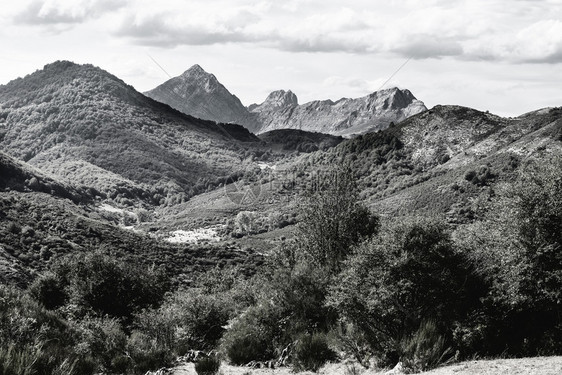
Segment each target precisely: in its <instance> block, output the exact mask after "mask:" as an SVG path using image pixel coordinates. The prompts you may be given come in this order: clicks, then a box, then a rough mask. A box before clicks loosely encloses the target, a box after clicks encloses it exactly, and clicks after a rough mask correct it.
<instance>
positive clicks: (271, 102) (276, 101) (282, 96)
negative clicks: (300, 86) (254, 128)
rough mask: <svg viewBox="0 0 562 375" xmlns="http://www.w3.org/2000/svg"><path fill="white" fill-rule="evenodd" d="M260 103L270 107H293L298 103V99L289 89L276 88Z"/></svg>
mask: <svg viewBox="0 0 562 375" xmlns="http://www.w3.org/2000/svg"><path fill="white" fill-rule="evenodd" d="M262 105H267V106H271V107H293V106H297V105H299V100H298V98H297V96H296V95H295V94H294V93H293V92H292V91H291V90H289V91H285V90H277V91H273V92H272V93H271V94H269V95H268V96H267V98H266V99H265V102H263V103H262Z"/></svg>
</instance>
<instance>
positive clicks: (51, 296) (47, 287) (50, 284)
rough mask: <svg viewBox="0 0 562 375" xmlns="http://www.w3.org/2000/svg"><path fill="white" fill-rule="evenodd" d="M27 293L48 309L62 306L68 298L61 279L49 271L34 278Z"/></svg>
mask: <svg viewBox="0 0 562 375" xmlns="http://www.w3.org/2000/svg"><path fill="white" fill-rule="evenodd" d="M29 293H30V294H31V296H32V297H33V298H34V299H35V300H37V301H38V302H39V303H41V304H42V305H43V306H45V308H47V309H49V310H53V309H56V308H58V307H61V306H63V305H64V304H65V302H66V300H67V298H68V296H67V295H66V292H65V291H64V285H63V283H62V280H61V279H60V278H58V277H57V276H56V275H55V274H53V273H50V272H49V273H46V274H44V275H42V276H40V277H38V278H37V279H35V280H34V281H33V283H32V284H31V285H30V287H29Z"/></svg>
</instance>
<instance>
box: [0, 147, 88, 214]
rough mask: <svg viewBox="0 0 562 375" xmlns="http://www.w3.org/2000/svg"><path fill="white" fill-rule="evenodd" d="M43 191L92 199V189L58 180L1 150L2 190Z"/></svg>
mask: <svg viewBox="0 0 562 375" xmlns="http://www.w3.org/2000/svg"><path fill="white" fill-rule="evenodd" d="M2 190H7V191H10V190H15V191H20V192H30V191H36V192H43V193H49V194H52V195H54V196H57V197H61V198H68V199H71V200H73V201H74V202H76V203H78V202H86V201H90V200H91V199H92V198H93V196H92V194H91V191H90V189H88V188H86V187H84V186H82V187H80V188H77V187H76V186H73V185H70V184H65V183H61V182H59V181H56V180H54V179H52V178H50V177H48V176H46V175H44V174H43V173H41V172H40V171H39V170H37V169H35V168H33V167H32V166H30V165H28V164H26V163H23V162H20V161H18V160H16V159H14V158H12V157H10V156H9V155H6V154H5V153H3V152H1V151H0V191H2Z"/></svg>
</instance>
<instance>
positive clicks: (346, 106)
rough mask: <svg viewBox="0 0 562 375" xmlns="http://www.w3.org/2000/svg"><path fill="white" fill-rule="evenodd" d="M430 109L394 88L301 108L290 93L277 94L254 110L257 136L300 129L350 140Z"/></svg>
mask: <svg viewBox="0 0 562 375" xmlns="http://www.w3.org/2000/svg"><path fill="white" fill-rule="evenodd" d="M426 109H427V108H426V107H425V105H424V104H423V102H421V101H420V100H417V99H416V98H415V97H414V95H412V93H411V92H410V91H409V90H401V89H398V88H396V87H395V88H391V89H386V90H381V91H376V92H374V93H372V94H370V95H367V96H364V97H361V98H357V99H349V98H342V99H340V100H338V101H336V102H333V101H332V100H315V101H312V102H309V103H305V104H302V105H299V104H298V101H297V97H296V95H295V94H293V93H292V92H291V91H287V92H285V91H275V92H273V93H271V94H270V95H269V96H268V97H267V99H266V100H265V102H263V103H262V104H260V105H256V106H251V107H250V111H251V113H253V114H255V115H256V117H257V122H258V123H259V124H260V128H259V129H257V130H256V131H255V132H256V133H263V132H266V131H271V130H276V129H301V130H307V131H313V132H321V133H327V134H334V135H343V136H351V135H354V134H364V133H368V132H371V131H376V130H382V129H386V128H387V127H388V126H389V125H390V123H393V122H394V123H396V122H399V121H402V120H404V119H406V118H408V117H410V116H412V115H415V114H417V113H420V112H423V111H425V110H426Z"/></svg>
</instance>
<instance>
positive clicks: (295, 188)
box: [164, 106, 562, 244]
mask: <svg viewBox="0 0 562 375" xmlns="http://www.w3.org/2000/svg"><path fill="white" fill-rule="evenodd" d="M285 131H286V130H285ZM276 132H277V131H275V132H271V133H264V134H261V135H260V137H264V138H266V137H271V136H272V135H274V134H276ZM273 138H275V137H273ZM555 154H562V108H552V109H544V110H540V111H536V112H533V113H529V114H526V115H523V116H520V117H517V118H503V117H499V116H496V115H493V114H490V113H485V112H480V111H477V110H474V109H470V108H465V107H459V106H436V107H434V108H432V109H430V110H428V111H425V112H423V113H420V114H418V115H415V116H413V117H411V118H409V119H407V120H405V121H403V122H401V123H398V124H395V125H394V126H391V127H389V128H388V129H385V130H383V131H380V132H375V133H369V134H364V135H360V136H357V137H355V138H352V139H346V140H344V141H343V142H341V143H339V144H338V145H337V146H335V147H332V148H330V149H327V150H319V151H317V152H313V153H309V154H302V155H300V156H299V157H298V158H293V159H286V160H279V161H277V162H275V163H271V164H268V168H264V169H263V170H261V171H258V172H259V174H257V175H256V177H255V178H254V179H253V180H252V181H248V182H246V183H245V185H241V184H238V185H237V186H236V188H237V189H238V191H252V192H254V195H253V197H255V198H254V199H253V200H252V201H250V203H249V204H247V205H245V206H244V207H243V209H245V210H250V211H254V215H255V218H254V220H255V222H257V223H268V224H267V225H269V227H267V226H266V225H264V227H263V228H261V227H257V228H256V232H258V233H259V232H260V231H261V230H270V231H272V232H271V234H268V235H267V236H266V235H263V236H264V237H265V238H267V239H269V240H268V241H273V240H272V239H275V238H278V237H285V236H288V237H290V236H291V235H292V234H291V233H292V231H291V230H290V229H287V228H286V225H290V224H288V222H289V221H290V223H291V224H292V223H294V222H295V221H298V214H299V197H300V196H301V194H302V193H303V192H306V191H309V189H311V188H313V189H314V188H317V187H318V186H322V184H328V185H329V184H332V183H333V179H334V174H333V173H331V172H332V171H331V170H332V168H333V167H334V166H339V165H343V166H345V167H346V168H347V167H349V168H351V170H352V171H353V173H354V175H355V176H356V177H357V183H358V188H359V192H360V194H359V195H360V198H361V199H362V200H363V202H364V203H365V204H367V205H368V206H369V207H370V208H371V209H372V211H373V212H375V213H377V214H380V215H382V216H390V217H395V216H400V215H424V216H425V215H439V216H442V217H445V218H446V219H447V220H448V221H449V223H451V224H462V223H467V222H470V221H472V220H475V219H476V218H477V215H478V212H479V210H480V209H481V208H482V207H483V206H485V205H486V204H487V203H488V202H489V200H490V199H492V198H493V196H494V194H496V190H497V189H500V186H501V183H502V182H506V181H513V180H514V179H515V178H517V175H518V171H519V168H520V166H521V165H524V164H525V163H526V162H527V161H528V160H530V159H534V160H539V161H541V160H544V161H547V160H549V158H550V157H551V156H552V155H555ZM324 172H330V173H324ZM260 181H262V182H260ZM242 182H243V181H242ZM223 195H224V194H223ZM217 202H220V200H219V193H218V190H216V191H212V192H209V193H205V194H202V195H200V196H198V197H197V202H192V201H190V202H186V203H185V204H183V205H182V211H181V212H177V213H176V219H177V220H183V217H184V216H185V217H187V214H186V213H190V214H189V215H190V216H193V213H194V212H195V213H203V212H213V211H212V209H213V206H214V205H216V204H217ZM227 203H228V202H223V203H222V204H223V205H224V206H225V207H226V206H227ZM164 209H166V208H164ZM182 215H184V216H182ZM200 215H202V214H200ZM281 216H282V217H283V220H280V221H279V223H281V222H283V224H279V223H277V224H279V225H277V227H275V225H272V224H271V218H272V217H281ZM291 218H296V220H294V221H293V220H291ZM217 220H219V221H220V220H224V219H221V218H220V217H219V218H218V219H217ZM272 227H273V229H271V228H272ZM259 238H261V237H259ZM247 241H248V242H250V243H253V244H255V243H256V242H258V239H257V238H256V239H254V240H250V239H248V240H247ZM252 241H253V242H252Z"/></svg>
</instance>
